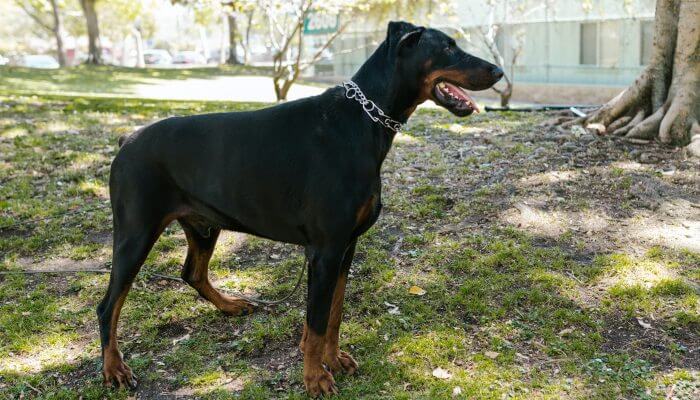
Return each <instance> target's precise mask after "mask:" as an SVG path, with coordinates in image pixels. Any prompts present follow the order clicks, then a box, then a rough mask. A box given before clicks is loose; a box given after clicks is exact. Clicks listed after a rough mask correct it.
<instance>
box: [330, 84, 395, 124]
mask: <svg viewBox="0 0 700 400" xmlns="http://www.w3.org/2000/svg"><path fill="white" fill-rule="evenodd" d="M343 87H344V88H345V97H347V98H348V99H354V100H355V101H357V102H358V103H360V105H362V109H363V110H365V113H366V114H367V115H368V116H369V118H370V119H371V120H372V121H374V122H378V123H379V124H381V125H382V126H384V127H386V128H388V129H390V130H392V131H394V132H396V133H398V132H399V131H400V130H401V128H402V127H403V124H402V123H401V122H399V121H396V120H393V119H391V117H389V116H388V115H386V114H384V111H382V109H381V108H379V106H377V104H375V103H374V102H373V101H372V100H370V99H368V98H367V97H365V94H364V93H362V90H360V87H359V86H357V83H355V82H353V81H347V82H343ZM374 114H376V115H374Z"/></svg>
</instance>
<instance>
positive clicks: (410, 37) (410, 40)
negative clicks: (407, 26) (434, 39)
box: [396, 27, 425, 55]
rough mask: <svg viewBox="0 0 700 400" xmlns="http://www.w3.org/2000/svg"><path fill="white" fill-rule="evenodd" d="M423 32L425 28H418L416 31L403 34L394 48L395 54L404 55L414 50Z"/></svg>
mask: <svg viewBox="0 0 700 400" xmlns="http://www.w3.org/2000/svg"><path fill="white" fill-rule="evenodd" d="M423 32H425V28H423V27H419V28H417V29H416V30H413V31H411V32H408V33H406V34H404V35H403V36H402V37H401V39H400V40H399V43H398V44H397V45H396V48H397V49H398V52H397V53H398V54H399V55H404V54H407V53H408V52H410V51H411V50H413V49H415V48H416V46H417V45H418V42H419V41H420V38H421V36H422V35H423Z"/></svg>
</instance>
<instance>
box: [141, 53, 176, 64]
mask: <svg viewBox="0 0 700 400" xmlns="http://www.w3.org/2000/svg"><path fill="white" fill-rule="evenodd" d="M143 61H145V62H146V65H170V64H172V63H173V57H172V56H171V55H170V53H168V51H167V50H163V49H151V50H146V51H144V52H143Z"/></svg>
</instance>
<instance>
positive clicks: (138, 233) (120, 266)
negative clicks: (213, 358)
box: [97, 212, 165, 388]
mask: <svg viewBox="0 0 700 400" xmlns="http://www.w3.org/2000/svg"><path fill="white" fill-rule="evenodd" d="M129 220H130V222H129ZM164 225H165V224H164V222H163V221H160V220H159V219H156V218H152V217H151V218H150V219H145V218H144V219H136V218H133V216H132V217H131V218H129V217H126V216H123V215H120V213H118V212H115V214H114V245H113V255H112V272H111V274H110V277H109V287H108V288H107V293H106V294H105V297H104V298H103V300H102V302H101V303H100V304H99V306H98V307H97V316H98V320H99V326H100V339H101V342H102V360H103V367H102V375H103V376H104V384H105V385H106V386H112V384H113V383H116V384H117V385H118V386H119V387H123V386H129V387H131V388H133V387H135V386H136V379H134V375H133V374H132V372H131V369H130V368H129V367H128V366H127V365H126V364H125V363H124V360H123V359H122V355H121V352H120V351H119V349H118V347H117V322H118V320H119V314H120V312H121V308H122V305H123V304H124V300H125V299H126V296H127V294H128V293H129V289H130V288H131V284H132V283H133V281H134V278H135V277H136V274H138V272H139V270H140V269H141V265H143V262H144V261H145V260H146V256H147V255H148V252H149V251H150V250H151V247H153V243H155V241H156V239H157V238H158V236H160V233H161V232H162V230H163V228H164Z"/></svg>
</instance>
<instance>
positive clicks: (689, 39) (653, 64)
mask: <svg viewBox="0 0 700 400" xmlns="http://www.w3.org/2000/svg"><path fill="white" fill-rule="evenodd" d="M698 21H700V1H697V0H657V3H656V22H655V26H654V53H653V55H652V59H651V61H650V64H649V66H648V67H647V68H646V69H645V70H644V71H643V72H642V74H641V75H640V76H639V77H638V78H637V80H636V81H635V82H634V83H633V84H632V86H630V87H629V88H627V89H626V90H625V91H624V92H622V93H620V94H619V95H618V96H617V97H615V98H614V99H612V100H610V101H609V102H608V103H607V104H605V105H604V106H603V107H601V108H600V109H599V110H597V111H596V112H594V113H593V114H591V115H590V116H588V117H587V118H585V119H583V120H578V121H576V122H579V123H584V124H593V123H596V124H602V125H603V126H604V127H605V129H606V131H607V132H609V133H612V134H615V135H620V136H625V137H628V138H634V139H647V140H651V139H655V140H659V141H660V142H662V143H666V144H671V145H686V144H688V143H689V142H691V139H693V143H694V144H693V145H692V146H691V148H689V150H690V151H691V152H694V151H695V150H694V149H693V148H692V147H693V146H695V147H700V124H699V122H698V121H700V101H699V100H700V26H699V25H698ZM697 150H698V151H699V152H698V155H700V148H698V149H697Z"/></svg>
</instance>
